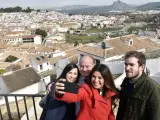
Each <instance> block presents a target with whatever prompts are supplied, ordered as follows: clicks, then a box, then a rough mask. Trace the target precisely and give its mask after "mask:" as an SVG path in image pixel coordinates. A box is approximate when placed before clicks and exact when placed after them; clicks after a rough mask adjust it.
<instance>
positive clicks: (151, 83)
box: [145, 76, 160, 90]
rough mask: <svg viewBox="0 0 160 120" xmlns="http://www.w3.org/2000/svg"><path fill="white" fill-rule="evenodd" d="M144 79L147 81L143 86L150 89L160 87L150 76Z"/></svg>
mask: <svg viewBox="0 0 160 120" xmlns="http://www.w3.org/2000/svg"><path fill="white" fill-rule="evenodd" d="M146 80H147V83H146V85H145V86H146V87H148V89H150V90H154V89H160V85H159V84H158V83H157V82H156V81H155V80H153V79H152V78H151V77H149V76H147V78H146Z"/></svg>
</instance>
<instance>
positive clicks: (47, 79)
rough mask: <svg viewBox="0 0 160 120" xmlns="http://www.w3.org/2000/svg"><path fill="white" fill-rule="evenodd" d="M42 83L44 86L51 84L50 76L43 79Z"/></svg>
mask: <svg viewBox="0 0 160 120" xmlns="http://www.w3.org/2000/svg"><path fill="white" fill-rule="evenodd" d="M43 81H44V83H45V84H46V85H48V84H49V83H50V82H51V76H46V77H44V78H43Z"/></svg>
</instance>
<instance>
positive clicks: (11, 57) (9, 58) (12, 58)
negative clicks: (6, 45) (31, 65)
mask: <svg viewBox="0 0 160 120" xmlns="http://www.w3.org/2000/svg"><path fill="white" fill-rule="evenodd" d="M17 59H18V58H17V57H15V56H12V55H9V56H8V57H7V58H6V60H5V62H14V61H16V60H17Z"/></svg>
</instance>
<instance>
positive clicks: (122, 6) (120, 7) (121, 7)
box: [110, 0, 131, 10]
mask: <svg viewBox="0 0 160 120" xmlns="http://www.w3.org/2000/svg"><path fill="white" fill-rule="evenodd" d="M110 7H111V9H112V10H128V9H131V7H130V6H129V5H127V4H126V3H124V2H122V1H120V0H118V1H115V2H113V4H112V5H111V6H110Z"/></svg>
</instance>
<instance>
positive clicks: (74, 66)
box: [56, 63, 80, 83]
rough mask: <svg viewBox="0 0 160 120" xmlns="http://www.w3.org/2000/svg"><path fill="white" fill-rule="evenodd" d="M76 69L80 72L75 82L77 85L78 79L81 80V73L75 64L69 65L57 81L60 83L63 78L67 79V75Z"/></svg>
mask: <svg viewBox="0 0 160 120" xmlns="http://www.w3.org/2000/svg"><path fill="white" fill-rule="evenodd" d="M74 68H77V70H78V76H77V80H76V81H75V82H76V83H77V82H78V79H79V77H80V72H79V69H78V66H77V65H76V64H74V63H69V64H68V65H66V66H65V68H64V69H63V71H62V73H61V75H60V76H59V77H58V78H57V80H56V81H58V80H59V79H61V78H64V79H66V74H67V73H68V72H69V71H71V70H72V69H74Z"/></svg>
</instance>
